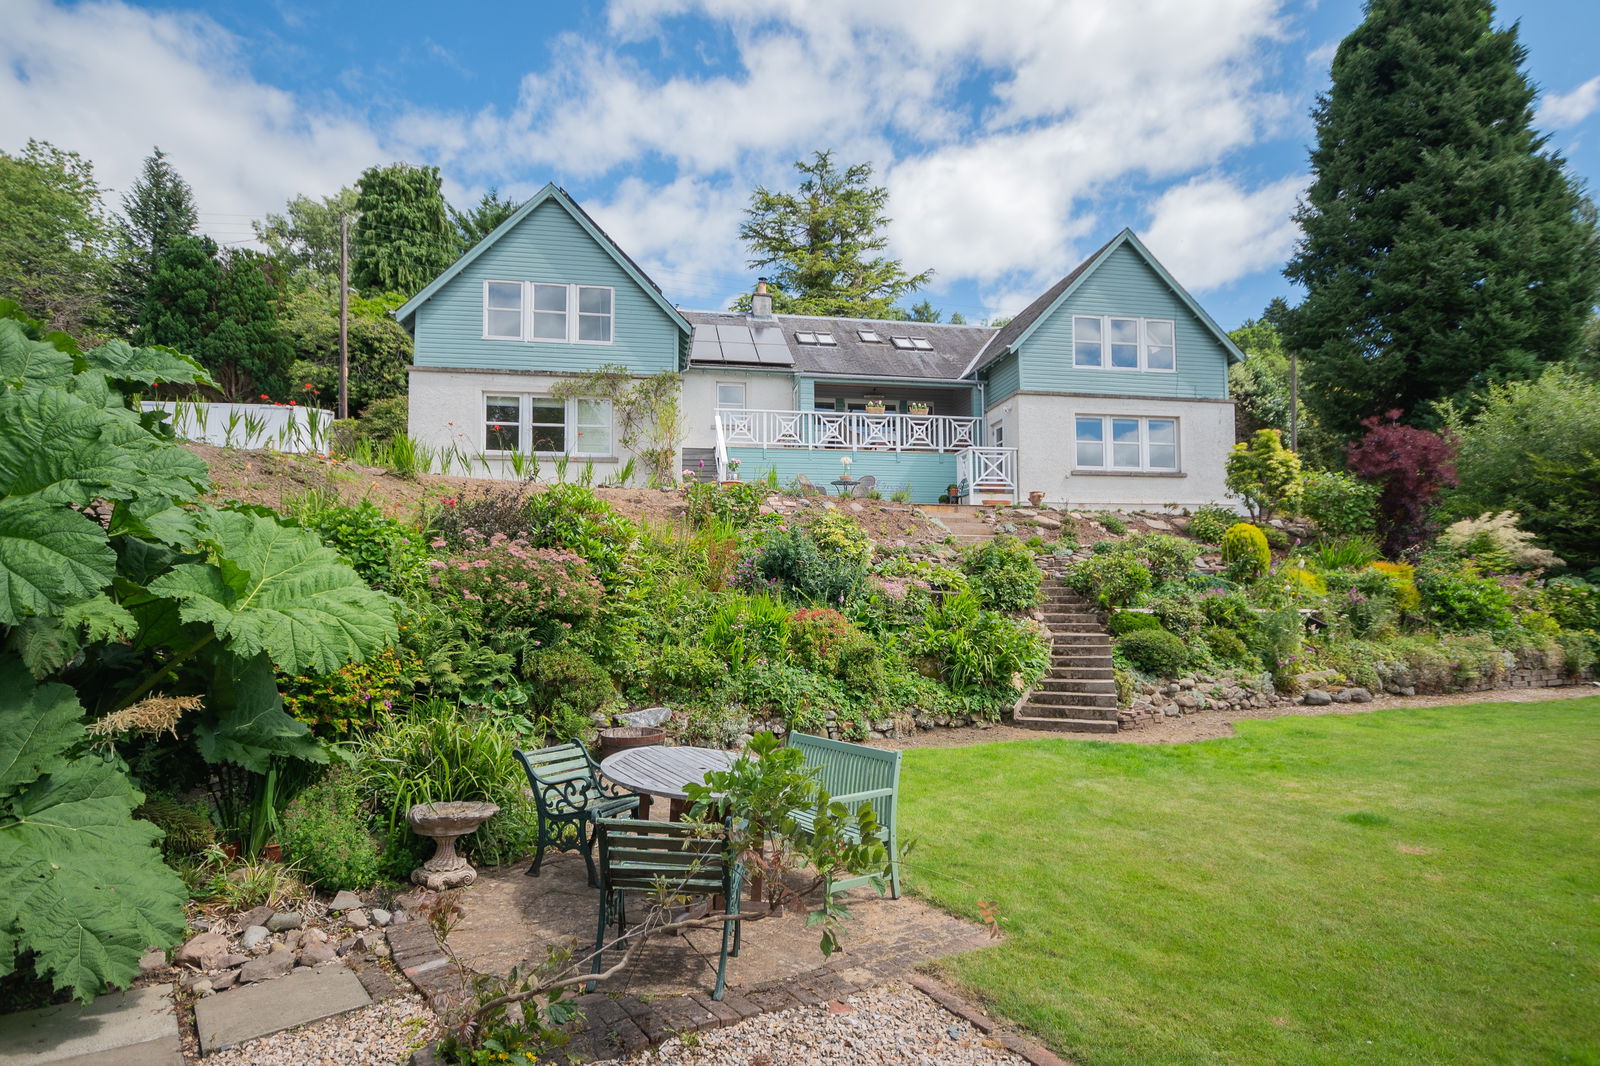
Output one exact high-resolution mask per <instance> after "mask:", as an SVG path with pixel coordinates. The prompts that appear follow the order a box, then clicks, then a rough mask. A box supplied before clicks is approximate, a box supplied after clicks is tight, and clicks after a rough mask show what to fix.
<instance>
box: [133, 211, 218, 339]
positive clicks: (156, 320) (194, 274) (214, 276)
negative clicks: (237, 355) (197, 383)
mask: <svg viewBox="0 0 1600 1066" xmlns="http://www.w3.org/2000/svg"><path fill="white" fill-rule="evenodd" d="M221 288H222V266H221V264H219V263H218V262H217V246H216V243H215V242H214V241H212V240H211V238H210V237H193V236H186V237H179V238H177V239H176V240H174V241H172V243H171V244H170V245H169V246H168V247H167V248H166V251H165V253H164V254H163V255H162V257H161V260H160V262H159V263H157V265H156V268H155V270H154V271H153V272H152V274H151V276H150V283H149V285H147V286H146V287H145V298H144V303H143V304H142V305H141V307H140V309H139V328H138V330H137V331H136V332H135V333H134V343H136V344H140V345H150V344H164V345H166V346H167V347H169V348H176V349H177V350H178V351H180V352H182V353H183V354H185V355H188V356H191V357H193V358H195V359H199V358H200V348H201V344H202V343H203V342H204V340H205V338H206V337H207V336H208V335H209V334H210V333H211V331H212V330H213V329H215V328H216V307H217V293H218V292H219V291H220V290H221Z"/></svg>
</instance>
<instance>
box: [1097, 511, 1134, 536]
mask: <svg viewBox="0 0 1600 1066" xmlns="http://www.w3.org/2000/svg"><path fill="white" fill-rule="evenodd" d="M1094 520H1095V521H1096V522H1099V523H1100V528H1101V529H1104V530H1105V531H1106V532H1107V533H1110V534H1111V535H1112V536H1113V537H1120V536H1122V535H1123V534H1124V533H1126V532H1128V523H1126V522H1124V521H1123V520H1122V518H1121V517H1120V516H1118V515H1114V514H1112V513H1111V512H1110V511H1104V512H1102V513H1100V514H1097V515H1095V516H1094Z"/></svg>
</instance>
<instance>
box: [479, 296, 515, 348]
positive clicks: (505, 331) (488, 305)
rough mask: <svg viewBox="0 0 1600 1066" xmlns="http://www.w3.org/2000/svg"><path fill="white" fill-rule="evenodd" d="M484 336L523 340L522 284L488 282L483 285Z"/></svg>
mask: <svg viewBox="0 0 1600 1066" xmlns="http://www.w3.org/2000/svg"><path fill="white" fill-rule="evenodd" d="M483 335H484V336H485V337H488V338H491V339H493V340H502V341H520V340H521V339H522V283H521V282H519V281H486V282H484V285H483Z"/></svg>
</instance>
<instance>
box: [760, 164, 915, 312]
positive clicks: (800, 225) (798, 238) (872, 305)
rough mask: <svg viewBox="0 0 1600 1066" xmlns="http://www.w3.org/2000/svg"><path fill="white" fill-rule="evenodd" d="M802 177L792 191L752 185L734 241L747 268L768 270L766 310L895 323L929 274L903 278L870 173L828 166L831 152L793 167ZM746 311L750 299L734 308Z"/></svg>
mask: <svg viewBox="0 0 1600 1066" xmlns="http://www.w3.org/2000/svg"><path fill="white" fill-rule="evenodd" d="M795 169H796V170H798V171H799V172H800V174H801V175H802V177H801V180H800V185H799V187H798V188H797V189H796V190H795V191H793V192H789V191H778V192H775V191H773V190H771V189H768V188H767V187H766V186H765V185H758V186H757V187H756V190H755V192H753V193H751V195H750V206H749V207H747V208H746V209H745V213H744V214H745V219H744V222H743V223H741V224H740V226H739V236H740V237H741V238H743V240H744V242H745V244H746V245H748V246H749V248H750V251H751V258H750V260H749V265H750V266H751V267H756V268H759V267H770V268H772V270H771V279H772V287H773V296H772V304H773V309H774V310H776V311H778V312H780V313H788V314H800V315H845V316H851V317H859V318H894V317H898V316H897V315H895V313H894V310H893V309H894V303H895V301H896V300H898V299H899V298H900V297H902V296H905V295H907V294H908V293H912V292H915V291H916V290H917V289H919V288H921V287H922V286H923V285H925V284H927V282H928V279H930V278H931V277H933V271H931V270H924V271H923V272H922V273H920V274H908V273H907V272H906V270H905V267H904V265H903V264H902V262H901V261H900V260H898V259H890V258H888V257H887V256H884V255H881V254H878V253H881V252H882V251H883V250H884V249H885V248H887V247H888V244H889V239H888V237H887V235H885V233H884V227H885V226H887V225H888V224H889V219H888V218H887V217H886V216H885V215H884V214H883V211H884V209H885V208H886V207H887V206H888V203H889V190H888V189H886V188H884V187H883V186H881V185H873V184H872V183H871V178H872V166H871V164H869V163H856V164H854V165H853V166H850V167H848V168H846V169H845V170H842V171H841V170H839V168H838V167H836V166H835V165H834V162H833V153H832V152H816V153H815V154H814V155H813V157H812V160H811V162H809V163H807V162H803V161H802V162H796V163H795ZM738 306H740V307H741V308H742V309H745V310H748V308H749V297H748V296H747V297H745V298H744V299H743V301H742V302H741V303H740V304H739V305H738Z"/></svg>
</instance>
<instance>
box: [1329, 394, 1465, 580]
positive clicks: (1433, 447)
mask: <svg viewBox="0 0 1600 1066" xmlns="http://www.w3.org/2000/svg"><path fill="white" fill-rule="evenodd" d="M1400 414H1401V412H1399V411H1390V412H1389V413H1388V414H1387V415H1386V416H1384V417H1383V418H1377V417H1373V418H1368V419H1364V420H1362V423H1361V424H1362V425H1363V426H1366V427H1367V434H1366V436H1364V437H1362V438H1361V439H1360V440H1359V441H1357V442H1355V443H1354V444H1351V445H1348V446H1347V447H1346V448H1345V454H1346V455H1347V456H1348V458H1349V462H1350V472H1351V473H1353V474H1355V476H1356V477H1358V478H1360V479H1361V480H1362V481H1366V482H1369V483H1371V484H1373V485H1376V486H1377V487H1378V515H1379V523H1378V524H1379V532H1380V533H1381V534H1382V535H1383V539H1384V547H1385V550H1386V551H1387V552H1388V554H1390V555H1399V554H1400V553H1401V552H1403V551H1405V550H1406V549H1407V548H1409V547H1411V546H1412V545H1415V544H1419V543H1421V542H1422V541H1423V540H1424V539H1425V538H1426V536H1427V514H1428V510H1429V508H1431V507H1432V506H1433V504H1434V501H1435V500H1436V499H1438V496H1439V494H1440V493H1441V492H1443V491H1444V490H1445V489H1446V488H1447V487H1449V486H1451V485H1454V484H1455V483H1456V469H1455V458H1456V448H1455V445H1454V444H1453V443H1452V442H1451V441H1450V440H1448V439H1446V438H1445V437H1442V436H1440V435H1439V434H1437V433H1432V432H1430V431H1428V430H1425V429H1416V428H1414V427H1412V426H1403V425H1401V424H1400V422H1399V418H1400Z"/></svg>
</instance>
